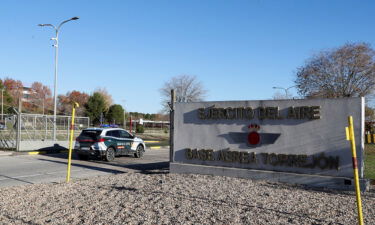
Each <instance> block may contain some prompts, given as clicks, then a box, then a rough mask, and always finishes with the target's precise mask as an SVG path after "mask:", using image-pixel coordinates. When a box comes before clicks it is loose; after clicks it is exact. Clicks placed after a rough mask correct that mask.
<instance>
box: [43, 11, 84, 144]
mask: <svg viewBox="0 0 375 225" xmlns="http://www.w3.org/2000/svg"><path fill="white" fill-rule="evenodd" d="M78 19H79V17H76V16H75V17H72V18H70V19H68V20H64V21H63V22H61V23H60V25H59V26H57V27H56V26H55V25H52V24H38V26H41V27H46V26H48V27H52V28H53V29H54V30H55V32H56V36H55V37H54V38H51V40H54V41H55V44H54V45H52V46H53V47H55V81H54V91H53V95H54V96H53V140H54V141H56V108H57V53H58V48H59V30H60V28H61V26H62V25H63V24H64V23H67V22H69V21H72V20H78Z"/></svg>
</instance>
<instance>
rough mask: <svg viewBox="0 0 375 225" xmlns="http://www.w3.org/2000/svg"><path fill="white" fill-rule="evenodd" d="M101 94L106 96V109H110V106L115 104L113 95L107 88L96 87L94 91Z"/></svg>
mask: <svg viewBox="0 0 375 225" xmlns="http://www.w3.org/2000/svg"><path fill="white" fill-rule="evenodd" d="M95 92H97V93H99V94H101V95H102V96H103V98H104V105H105V106H104V107H105V111H108V110H109V107H110V106H111V105H112V104H113V99H112V95H111V94H109V93H108V91H107V89H106V88H96V89H95V91H94V93H95Z"/></svg>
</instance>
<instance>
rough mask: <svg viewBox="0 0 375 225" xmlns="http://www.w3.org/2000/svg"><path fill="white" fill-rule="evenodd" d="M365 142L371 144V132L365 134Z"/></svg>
mask: <svg viewBox="0 0 375 225" xmlns="http://www.w3.org/2000/svg"><path fill="white" fill-rule="evenodd" d="M366 140H367V144H371V134H366Z"/></svg>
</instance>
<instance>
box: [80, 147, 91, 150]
mask: <svg viewBox="0 0 375 225" xmlns="http://www.w3.org/2000/svg"><path fill="white" fill-rule="evenodd" d="M81 150H90V148H89V147H81Z"/></svg>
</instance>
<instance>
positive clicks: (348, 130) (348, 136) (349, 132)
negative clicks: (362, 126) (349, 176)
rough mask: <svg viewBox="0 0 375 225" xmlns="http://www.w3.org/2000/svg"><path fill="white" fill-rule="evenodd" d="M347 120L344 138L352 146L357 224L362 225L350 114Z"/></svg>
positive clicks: (355, 153)
mask: <svg viewBox="0 0 375 225" xmlns="http://www.w3.org/2000/svg"><path fill="white" fill-rule="evenodd" d="M348 122H349V127H345V131H346V140H348V141H350V145H351V148H352V161H353V170H354V181H355V192H356V197H357V208H358V224H359V225H363V216H362V202H361V190H360V187H359V177H358V164H357V150H356V146H355V136H354V126H353V117H352V116H349V117H348Z"/></svg>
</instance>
